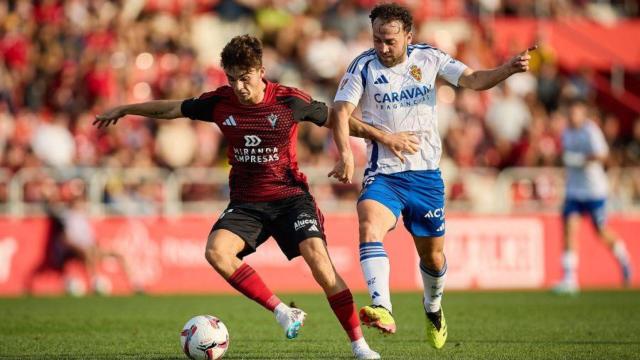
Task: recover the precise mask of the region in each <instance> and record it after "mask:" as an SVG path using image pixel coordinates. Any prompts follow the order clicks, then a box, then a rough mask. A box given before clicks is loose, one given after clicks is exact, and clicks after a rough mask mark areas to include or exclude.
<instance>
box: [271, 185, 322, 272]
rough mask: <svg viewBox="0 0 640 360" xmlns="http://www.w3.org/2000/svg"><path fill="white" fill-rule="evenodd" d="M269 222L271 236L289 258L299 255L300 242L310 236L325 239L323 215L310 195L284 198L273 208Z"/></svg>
mask: <svg viewBox="0 0 640 360" xmlns="http://www.w3.org/2000/svg"><path fill="white" fill-rule="evenodd" d="M273 210H274V213H275V218H274V219H273V221H272V222H271V230H272V232H273V237H274V239H275V240H276V242H277V243H278V246H279V247H280V249H281V250H282V252H283V253H284V254H285V255H286V256H287V259H289V260H291V259H293V258H295V257H296V256H299V255H300V244H301V243H302V242H303V241H305V240H307V239H310V238H319V239H321V240H322V241H325V240H326V237H325V234H324V216H323V215H322V212H320V210H319V209H318V207H317V206H316V202H315V200H314V199H313V197H312V196H311V195H308V194H305V195H300V196H296V197H293V198H291V199H286V201H284V202H282V203H280V204H279V206H278V208H276V209H273Z"/></svg>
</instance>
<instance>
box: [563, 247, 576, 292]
mask: <svg viewBox="0 0 640 360" xmlns="http://www.w3.org/2000/svg"><path fill="white" fill-rule="evenodd" d="M576 267H578V255H577V254H576V253H575V252H574V251H571V250H569V251H565V252H564V254H562V269H563V270H564V282H566V283H570V284H577V283H578V278H577V276H576Z"/></svg>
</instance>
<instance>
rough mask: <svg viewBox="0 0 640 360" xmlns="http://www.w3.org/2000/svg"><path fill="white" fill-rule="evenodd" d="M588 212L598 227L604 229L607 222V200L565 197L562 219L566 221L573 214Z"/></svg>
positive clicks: (594, 224)
mask: <svg viewBox="0 0 640 360" xmlns="http://www.w3.org/2000/svg"><path fill="white" fill-rule="evenodd" d="M575 213H578V214H587V215H589V217H590V218H591V222H592V223H593V226H595V227H596V229H602V228H603V227H604V225H605V224H606V222H607V200H606V199H595V200H576V199H565V200H564V206H563V208H562V219H563V220H564V221H566V220H567V218H568V217H569V216H570V215H571V214H575Z"/></svg>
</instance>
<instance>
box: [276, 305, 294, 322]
mask: <svg viewBox="0 0 640 360" xmlns="http://www.w3.org/2000/svg"><path fill="white" fill-rule="evenodd" d="M289 310H291V308H289V307H288V306H287V305H285V303H282V302H281V303H280V304H278V305H277V306H276V308H275V309H273V313H274V315H275V316H276V320H277V321H278V323H279V324H280V326H282V327H285V326H286V325H287V318H288V317H289Z"/></svg>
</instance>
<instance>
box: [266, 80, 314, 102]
mask: <svg viewBox="0 0 640 360" xmlns="http://www.w3.org/2000/svg"><path fill="white" fill-rule="evenodd" d="M274 92H275V97H276V99H279V100H286V99H289V98H296V99H300V100H304V101H306V102H311V96H310V95H309V94H307V92H306V91H304V90H300V89H298V88H296V87H293V86H286V85H282V84H275V90H274Z"/></svg>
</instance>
